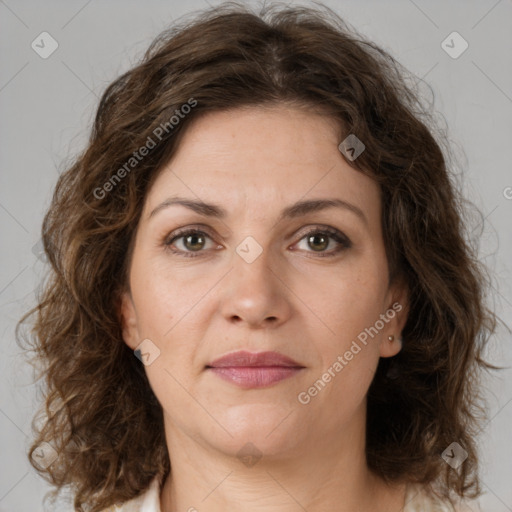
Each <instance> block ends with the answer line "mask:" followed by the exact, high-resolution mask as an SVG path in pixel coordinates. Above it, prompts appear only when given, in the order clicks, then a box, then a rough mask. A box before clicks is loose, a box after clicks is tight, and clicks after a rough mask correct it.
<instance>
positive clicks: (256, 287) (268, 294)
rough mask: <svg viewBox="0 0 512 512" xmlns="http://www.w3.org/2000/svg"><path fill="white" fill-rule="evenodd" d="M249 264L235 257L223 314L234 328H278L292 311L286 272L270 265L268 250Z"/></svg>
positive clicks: (273, 263) (224, 297)
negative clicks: (238, 325) (236, 326)
mask: <svg viewBox="0 0 512 512" xmlns="http://www.w3.org/2000/svg"><path fill="white" fill-rule="evenodd" d="M248 261H250V260H245V259H244V258H243V257H241V256H240V255H239V254H238V253H235V254H234V255H233V268H232V270H231V271H230V272H229V274H228V275H227V276H226V281H225V282H224V284H223V294H222V305H221V313H222V315H223V317H224V318H225V319H226V320H227V321H228V322H229V323H232V324H236V323H239V324H242V323H245V324H247V325H248V326H249V327H251V328H261V327H267V328H268V327H272V328H275V327H278V326H279V325H281V324H283V323H284V322H286V321H287V319H288V318H289V317H290V314H291V309H292V308H291V304H290V296H291V290H290V288H289V286H287V284H286V282H285V281H286V276H285V272H283V268H282V267H278V266H277V263H276V262H275V261H274V262H272V261H271V258H270V254H269V251H268V250H266V249H264V250H263V252H262V253H261V254H260V255H259V256H258V257H257V258H256V259H255V260H254V261H252V262H250V263H249V262H248ZM280 270H281V272H280Z"/></svg>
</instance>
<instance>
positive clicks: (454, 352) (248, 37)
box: [18, 2, 497, 512]
mask: <svg viewBox="0 0 512 512" xmlns="http://www.w3.org/2000/svg"><path fill="white" fill-rule="evenodd" d="M192 15H193V18H192V19H186V20H185V21H181V22H180V23H177V24H175V25H174V26H173V27H172V28H170V29H168V30H166V31H164V32H163V33H162V34H160V35H159V36H158V37H157V38H156V39H155V41H154V42H153V43H152V44H151V46H150V47H149V48H148V50H147V52H146V53H145V54H144V56H143V57H142V58H141V60H140V62H138V63H137V64H136V65H135V66H134V67H133V68H132V69H130V70H129V71H127V72H126V73H124V74H123V75H122V76H120V77H119V78H117V79H116V80H115V81H114V82H113V83H112V84H111V85H109V86H108V88H107V89H106V91H105V92H104V94H103V96H102V98H101V101H100V103H99V106H98V109H97V113H96V118H95V121H94V125H93V127H92V130H91V136H90V139H89V142H88V145H87V148H86V149H85V150H84V151H83V152H82V153H81V154H80V155H79V156H78V157H77V158H76V159H75V160H74V163H73V164H72V165H71V166H70V167H69V168H68V169H67V170H65V172H63V173H62V174H61V175H60V177H59V179H58V182H57V185H56V188H55V192H54V195H53V198H52V202H51V205H50V207H49V209H48V211H47V213H46V215H45V218H44V221H43V226H42V239H43V244H44V249H45V253H46V255H47V259H48V262H49V266H50V268H49V275H48V280H47V281H46V282H45V283H44V286H43V287H42V289H41V292H40V297H38V304H37V305H36V307H34V308H33V309H32V310H30V311H29V312H28V313H26V314H25V315H24V317H23V318H22V319H21V320H20V323H19V324H18V329H19V328H20V327H21V324H22V323H25V321H26V320H28V319H29V318H32V317H33V316H34V319H33V321H32V323H31V330H30V333H31V334H30V347H31V348H32V350H33V352H34V355H33V358H34V360H35V363H36V364H37V367H38V369H39V372H40V376H42V377H43V378H44V398H45V404H44V411H42V412H43V421H41V422H39V423H38V424H37V425H36V424H35V423H36V422H34V427H33V428H34V431H35V439H34V442H33V444H32V446H31V449H30V453H29V456H30V460H31V463H32V464H33V465H34V467H35V469H37V470H38V471H39V473H40V474H41V475H42V476H44V477H45V478H47V479H48V481H50V482H51V483H52V484H53V485H54V486H55V487H56V488H57V491H58V490H60V489H62V488H64V487H65V486H71V487H72V488H73V489H74V491H75V494H74V506H75V509H76V510H85V509H87V510H90V511H91V512H97V511H99V510H102V509H103V508H105V507H108V506H111V505H113V504H115V503H119V502H123V501H126V500H128V499H131V498H133V497H135V496H136V495H138V494H140V493H141V492H143V491H144V490H145V489H146V488H147V487H148V485H149V483H150V481H151V480H152V479H153V478H154V477H155V476H157V475H159V476H161V477H163V476H165V475H167V474H168V472H169V471H170V470H171V468H170V463H169V458H168V453H167V447H166V441H165V437H164V428H163V415H162V409H161V406H160V404H159V403H158V401H157V399H156V397H155V396H154V394H153V392H152V390H151V388H150V386H149V383H148V380H147V378H146V374H145V372H144V368H143V366H142V365H141V364H140V362H139V360H138V359H137V358H136V357H134V355H133V352H132V351H131V350H130V349H129V348H128V347H127V346H126V344H125V343H124V342H123V339H122V331H121V325H120V319H119V299H120V294H121V292H122V291H123V289H124V287H125V286H126V282H127V281H126V279H127V269H128V266H129V264H130V254H131V250H132V247H133V239H134V233H135V230H136V228H137V225H138V220H139V217H140V214H141V209H142V206H143V201H144V198H145V196H146V193H147V191H148V190H149V187H150V186H151V183H152V182H153V181H154V179H155V177H156V175H157V174H158V171H159V170H160V169H161V168H162V166H163V165H164V164H165V163H166V162H168V160H169V159H170V158H171V157H172V156H173V154H174V153H175V151H176V149H177V147H178V145H179V142H180V140H181V138H182V135H183V134H184V133H185V132H186V130H187V127H188V126H189V125H190V123H191V122H193V121H194V119H197V118H198V117H199V116H201V114H202V113H206V112H211V111H225V110H230V109H236V108H243V107H248V106H262V107H266V106H269V107H272V106H273V105H276V104H283V103H284V104H288V105H290V106H294V107H297V108H304V109H309V111H311V112H317V113H322V114H325V115H327V116H329V117H330V118H332V119H334V120H335V121H336V122H337V125H338V126H339V128H340V134H342V138H341V139H340V141H341V140H343V138H344V137H346V136H347V134H351V133H353V134H356V135H357V137H358V138H359V139H360V140H362V141H364V144H365V146H366V149H365V151H364V152H363V153H362V154H361V155H360V156H359V157H358V158H357V160H354V161H351V162H349V164H350V165H351V166H352V167H353V168H354V169H357V170H358V171H360V172H363V173H365V174H367V175H368V176H371V177H372V178H373V179H375V180H376V181H377V183H378V184H379V186H380V190H381V197H382V229H383V233H384V240H385V247H386V254H387V257H388V262H389V267H390V276H389V277H390V281H393V280H395V279H404V280H405V282H406V283H407V287H408V290H409V298H410V309H409V315H408V319H407V323H406V325H405V328H404V330H403V333H402V334H403V348H402V350H401V351H400V352H399V354H398V355H397V356H395V357H393V358H389V359H388V358H386V359H384V358H381V360H380V362H379V366H378V368H377V372H376V375H375V377H374V380H373V382H372V384H371V386H370V389H369V392H368V400H367V408H368V412H367V444H366V449H367V463H368V466H369V468H370V469H371V470H372V471H373V472H375V474H377V475H379V476H380V477H382V478H383V479H385V480H386V481H409V482H415V483H421V484H424V485H425V486H426V487H429V488H431V489H433V490H434V489H435V492H436V493H440V494H441V495H443V496H444V497H445V498H446V499H447V500H448V501H451V500H453V497H454V496H464V497H475V496H478V495H479V494H480V492H481V490H480V484H479V478H478V471H477V462H478V456H477V446H476V440H475V434H476V433H477V432H478V430H479V427H480V426H481V424H482V421H483V419H484V417H485V407H484V401H483V397H482V396H481V391H480V390H479V385H478V383H479V375H480V373H481V370H483V369H486V368H494V366H492V365H490V364H489V363H487V362H485V360H484V359H483V350H484V348H485V345H486V342H487V340H488V339H489V337H490V336H491V334H492V333H493V332H494V331H495V328H496V321H497V320H496V318H497V317H496V316H495V314H494V313H493V312H492V311H491V310H490V309H488V308H487V307H486V306H485V292H486V288H487V287H488V285H489V278H488V275H487V271H486V270H485V268H484V267H483V264H482V263H480V262H479V261H478V259H477V254H476V250H475V248H474V247H472V246H471V243H470V242H469V241H468V240H467V239H466V233H465V224H464V218H465V201H464V199H463V198H462V193H461V192H460V191H458V189H457V187H456V184H455V182H454V179H453V178H454V174H453V172H452V170H451V169H449V168H448V165H447V158H448V155H449V146H448V144H446V148H442V146H444V142H443V140H442V137H439V140H436V136H435V132H436V129H435V128H434V123H431V121H432V118H433V116H432V115H431V114H430V113H429V112H428V109H427V108H426V107H424V106H423V104H422V102H421V100H420V95H419V93H418V92H417V85H415V84H414V82H411V83H408V81H407V77H408V75H407V72H406V70H405V69H403V67H402V66H401V65H400V64H399V63H398V62H397V61H396V60H395V59H394V58H393V57H392V56H391V55H390V54H389V53H388V52H387V51H385V50H383V49H382V48H380V47H378V46H377V45H376V44H374V43H372V42H370V41H368V40H366V39H365V38H364V37H363V36H361V35H360V34H358V33H357V32H356V31H355V30H354V29H353V28H351V27H350V26H349V25H348V24H347V23H346V22H344V21H343V20H342V19H340V18H339V16H338V15H336V14H335V13H334V12H332V11H331V10H330V9H328V8H325V10H322V9H312V8H308V7H299V6H297V7H288V8H285V7H280V8H277V7H276V5H271V6H269V7H265V8H263V9H262V10H261V11H260V12H259V13H255V12H253V11H251V10H250V9H249V8H248V7H247V6H243V5H240V4H237V3H233V2H229V3H226V4H222V5H220V6H217V7H215V8H212V9H208V10H206V11H201V12H199V13H197V12H194V13H192ZM186 105H188V107H187V108H185V106H186ZM173 117H176V118H179V122H175V121H173ZM144 147H145V148H146V149H147V151H142V149H141V148H144ZM143 153H145V155H144V156H143V157H142V156H141V155H142V154H143ZM134 155H135V156H134ZM454 441H456V442H458V443H459V444H460V445H461V446H462V447H463V448H464V450H465V451H466V452H467V454H468V456H467V459H466V460H465V462H464V463H463V464H462V465H461V466H460V467H459V468H458V470H454V469H452V468H451V467H450V466H449V465H448V464H446V463H445V462H444V461H443V459H442V458H441V456H440V455H441V453H442V452H443V451H444V450H445V449H446V448H447V447H448V446H449V445H450V444H451V443H452V442H454ZM43 442H47V443H49V444H50V445H51V446H53V447H54V449H55V450H56V452H57V453H58V458H57V459H56V460H55V461H54V462H53V463H52V464H51V465H50V466H49V467H47V468H46V469H44V470H43V469H42V468H40V467H39V466H37V465H36V464H34V463H33V462H32V459H31V456H32V454H33V452H34V450H36V449H37V447H38V446H40V444H41V443H43ZM57 491H55V492H57Z"/></svg>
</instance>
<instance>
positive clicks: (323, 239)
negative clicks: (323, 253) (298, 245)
mask: <svg viewBox="0 0 512 512" xmlns="http://www.w3.org/2000/svg"><path fill="white" fill-rule="evenodd" d="M316 239H321V240H322V241H323V243H322V242H321V244H322V247H320V250H322V249H325V248H326V247H327V246H328V245H329V244H328V242H326V240H327V237H326V236H324V235H311V236H310V237H309V240H308V241H309V243H310V244H312V243H314V240H316ZM312 248H313V249H314V250H316V249H315V248H314V247H312Z"/></svg>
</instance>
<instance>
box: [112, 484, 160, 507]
mask: <svg viewBox="0 0 512 512" xmlns="http://www.w3.org/2000/svg"><path fill="white" fill-rule="evenodd" d="M102 512H161V510H160V481H159V479H158V478H156V477H155V478H154V479H153V481H152V482H151V484H150V486H149V487H148V489H147V490H146V491H145V492H144V493H142V494H140V495H139V496H137V497H136V498H133V499H132V500H130V501H126V502H125V503H122V504H121V505H112V506H111V507H108V508H106V509H104V510H102Z"/></svg>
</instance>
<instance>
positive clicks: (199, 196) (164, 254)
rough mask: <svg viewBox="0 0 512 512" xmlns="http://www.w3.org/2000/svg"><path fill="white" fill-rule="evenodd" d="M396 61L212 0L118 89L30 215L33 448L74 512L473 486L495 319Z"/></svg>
mask: <svg viewBox="0 0 512 512" xmlns="http://www.w3.org/2000/svg"><path fill="white" fill-rule="evenodd" d="M403 76H405V73H404V72H403V70H401V68H400V67H399V65H398V64H397V63H396V62H395V61H394V59H393V58H392V57H391V56H390V55H389V54H387V53H386V52H385V51H383V50H382V49H379V48H378V47H377V46H375V45H374V44H372V43H370V42H368V41H365V40H364V39H362V38H361V36H359V35H358V34H357V33H355V32H354V31H353V30H351V29H349V28H348V27H347V26H346V25H345V24H344V23H343V22H342V21H341V20H340V19H339V18H337V16H336V15H335V14H334V13H332V12H330V11H328V10H326V11H325V12H322V11H314V10H310V9H306V8H293V9H281V10H279V9H273V8H270V9H267V10H266V11H265V12H263V13H261V15H259V16H258V15H256V14H253V13H251V12H250V11H249V10H248V9H247V8H246V7H242V6H237V5H224V6H222V7H217V8H215V9H212V10H210V11H206V12H204V13H202V14H201V15H200V16H197V17H196V18H195V19H194V20H193V22H191V23H188V24H182V25H179V26H178V25H177V26H176V27H175V28H173V29H170V30H169V31H167V32H165V33H163V34H162V35H161V36H160V37H159V38H158V39H157V40H156V41H155V42H154V43H153V44H152V45H151V47H150V48H149V50H148V51H147V54H146V55H145V57H144V59H143V60H142V62H141V63H140V64H139V65H137V66H136V67H134V68H133V69H132V70H130V71H129V72H127V73H125V74H124V75H123V76H121V77H120V78H119V79H117V80H116V81H115V82H114V83H113V84H112V85H110V86H109V88H108V89H107V91H106V92H105V94H104V96H103V98H102V100H101V102H100V105H99V108H98V112H97V116H96V120H95V124H94V128H93V132H92V136H91V140H90V143H89V146H88V148H87V149H86V151H85V152H84V153H83V154H82V155H81V156H80V157H79V158H78V159H77V160H76V162H75V164H74V165H73V166H72V167H71V168H70V169H69V170H68V171H67V172H65V173H63V175H62V176H61V177H60V179H59V182H58V184H57V187H56V190H55V194H54V198H53V202H52V204H51V207H50V209H49V211H48V213H47V215H46V217H45V220H44V225H43V235H44V237H43V240H44V246H45V251H46V254H47V257H48V260H49V262H50V264H51V267H52V274H51V281H50V282H48V284H47V285H46V288H45V290H44V295H43V297H41V301H40V304H39V305H38V307H37V308H36V311H37V318H36V321H35V328H34V333H35V345H36V349H37V351H38V352H37V353H38V357H39V361H41V362H43V363H44V366H43V373H44V375H45V378H46V384H47V395H46V417H45V420H44V421H43V422H42V425H41V427H40V428H39V430H38V431H37V438H36V440H35V442H34V444H33V446H32V448H31V450H30V456H31V461H32V463H33V465H34V466H35V467H36V468H37V469H38V470H39V471H40V473H41V474H42V475H45V476H46V477H47V478H48V479H49V480H50V481H51V482H52V483H53V484H54V485H55V486H56V487H57V489H61V488H63V487H64V486H71V487H72V489H73V491H74V496H75V499H74V504H75V509H76V510H81V508H80V507H88V508H87V510H90V511H92V512H97V511H100V510H123V511H128V510H142V511H144V512H157V511H161V512H177V511H182V510H188V511H190V512H191V511H195V510H197V511H203V510H204V511H220V510H240V511H242V510H243V511H244V512H245V511H249V512H252V511H260V510H265V511H267V512H269V511H280V512H282V511H285V512H287V511H296V510H308V511H309V512H313V511H324V510H337V511H341V512H348V511H351V512H352V511H354V510H359V511H370V510H371V511H375V510H379V511H382V512H384V511H387V512H398V511H408V512H412V511H415V510H422V511H427V510H432V511H433V510H452V509H453V506H454V505H456V504H457V503H456V502H457V501H459V499H461V498H464V499H465V498H471V497H475V496H478V494H479V492H480V487H479V481H478V475H477V453H476V446H475V439H474V437H473V436H474V434H475V432H476V431H477V430H478V426H479V424H478V421H477V416H476V413H475V410H476V409H475V407H476V406H478V404H479V400H480V397H479V396H478V389H477V386H478V380H477V376H478V373H479V370H480V369H481V368H482V367H486V366H489V365H487V364H486V363H485V362H484V361H482V359H481V353H482V350H483V347H484V345H485V342H486V340H487V339H488V337H489V335H490V334H491V333H492V332H493V330H494V327H495V317H494V315H493V313H492V312H490V311H488V310H487V309H486V308H485V306H484V294H483V291H484V285H485V279H484V273H483V271H482V269H481V267H480V264H478V263H477V262H476V260H475V255H474V254H473V253H472V251H471V249H470V247H469V246H468V244H467V243H466V241H465V239H464V225H463V224H462V222H461V218H462V209H461V200H460V196H459V193H458V192H457V190H456V189H455V188H454V186H453V185H452V183H451V179H450V174H449V171H448V169H447V166H446V164H445V155H443V151H442V150H441V148H440V145H439V143H438V142H436V140H435V138H434V135H433V131H432V129H429V128H428V127H427V126H428V120H429V118H428V115H427V113H426V112H425V111H424V110H423V109H422V107H421V103H420V101H419V100H418V96H417V95H416V93H415V92H414V91H413V90H412V89H410V88H408V87H407V86H406V84H405V80H404V78H403ZM446 154H448V153H446ZM134 355H135V356H136V357H134ZM459 510H462V508H459Z"/></svg>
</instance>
